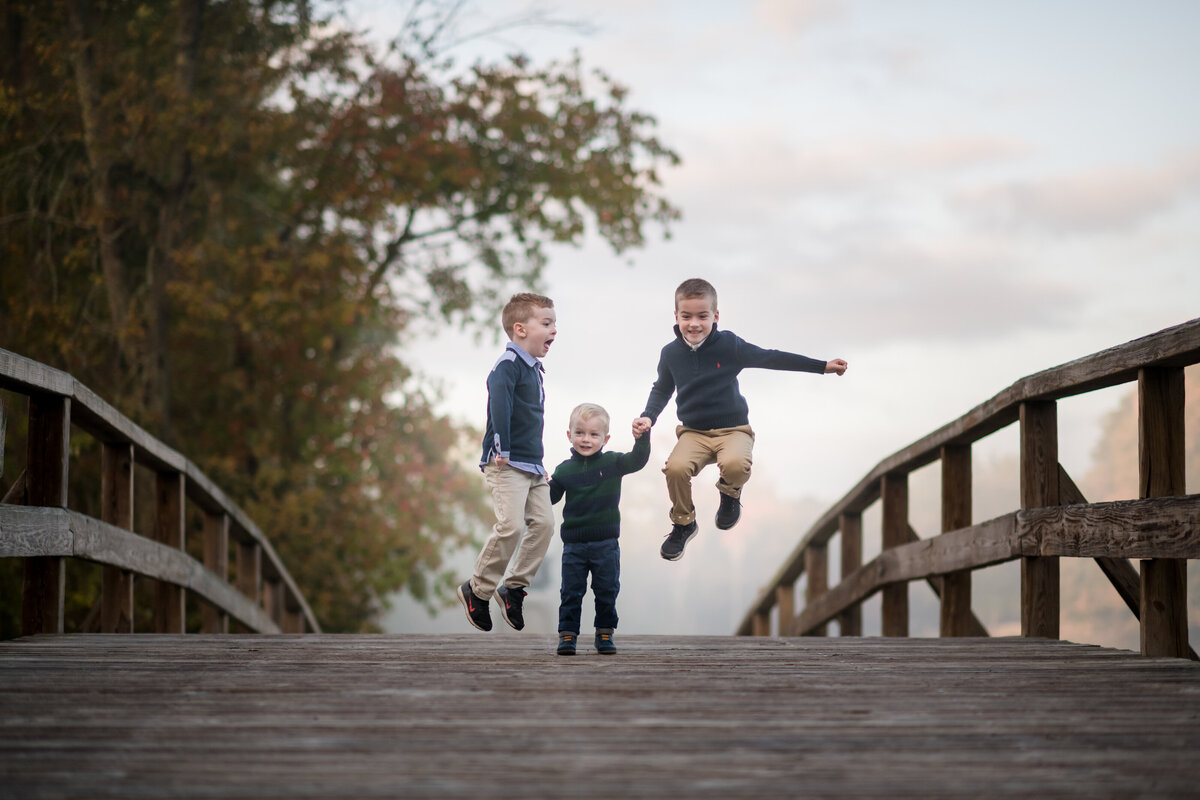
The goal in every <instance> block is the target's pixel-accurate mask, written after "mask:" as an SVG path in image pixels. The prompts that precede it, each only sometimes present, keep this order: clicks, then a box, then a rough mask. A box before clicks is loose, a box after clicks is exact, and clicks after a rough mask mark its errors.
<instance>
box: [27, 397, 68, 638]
mask: <svg viewBox="0 0 1200 800" xmlns="http://www.w3.org/2000/svg"><path fill="white" fill-rule="evenodd" d="M70 443H71V400H70V398H67V397H59V396H57V395H30V396H29V443H28V450H27V458H26V473H25V492H26V502H27V503H28V504H29V505H31V506H48V507H52V508H66V507H67V464H68V461H67V457H68V454H69V453H70ZM66 573H67V569H66V559H64V558H62V557H60V556H39V557H36V558H27V559H25V580H24V599H23V602H22V605H21V632H22V633H23V634H24V635H26V636H32V635H34V634H38V633H62V632H63V606H64V603H63V601H64V598H65V597H66V581H67V574H66Z"/></svg>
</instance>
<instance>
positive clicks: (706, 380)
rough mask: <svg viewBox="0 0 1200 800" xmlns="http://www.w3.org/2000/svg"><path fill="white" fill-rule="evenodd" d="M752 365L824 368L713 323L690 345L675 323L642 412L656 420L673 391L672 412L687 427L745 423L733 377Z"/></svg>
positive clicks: (745, 413) (808, 369) (742, 403)
mask: <svg viewBox="0 0 1200 800" xmlns="http://www.w3.org/2000/svg"><path fill="white" fill-rule="evenodd" d="M753 367H758V368H762V369H778V370H789V371H792V372H815V373H818V374H822V375H823V374H824V373H825V362H824V361H818V360H817V359H815V358H809V357H808V356H801V355H797V354H795V353H787V352H784V351H783V350H764V349H763V348H761V347H757V346H755V345H752V344H750V343H749V342H747V341H746V340H745V339H742V338H741V337H739V336H738V335H737V334H735V333H732V332H730V331H719V330H717V326H716V325H713V329H712V333H710V334H709V335H708V338H707V339H705V340H704V341H703V342H702V343H701V344H700V347H699V348H697V349H696V350H692V348H691V345H689V344H688V343H687V342H686V341H684V339H683V335H682V334H681V333H680V332H679V326H678V325H676V326H675V341H673V342H671V343H670V344H668V345H667V346H666V347H664V348H663V349H662V353H661V354H660V355H659V358H658V379H657V380H655V381H654V386H653V387H651V389H650V397H649V399H647V400H646V410H645V411H643V412H642V416H644V417H649V418H650V420H651V422H656V421H658V415H659V414H661V413H662V410H663V409H664V408H666V405H667V401H668V400H670V399H671V395H672V394H673V393H676V398H675V406H676V413H677V415H678V416H679V421H680V422H682V423H683V424H684V425H686V426H687V427H689V428H695V429H696V430H702V431H709V430H715V429H717V428H734V427H737V426H739V425H749V424H750V409H749V406H747V405H746V398H744V397H742V393H741V390H740V389H739V388H738V380H737V376H738V373H739V372H741V371H742V370H743V369H749V368H753Z"/></svg>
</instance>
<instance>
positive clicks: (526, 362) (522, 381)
mask: <svg viewBox="0 0 1200 800" xmlns="http://www.w3.org/2000/svg"><path fill="white" fill-rule="evenodd" d="M487 387H488V412H487V429H486V430H485V431H484V434H483V457H482V458H481V459H480V462H479V463H480V466H483V465H485V464H487V463H488V462H489V461H491V460H492V458H494V457H495V456H501V457H503V458H507V459H509V463H510V464H512V465H513V466H518V465H529V466H531V467H537V469H538V470H540V471H542V472H543V473H544V472H545V468H544V467H542V455H543V452H542V429H543V427H544V422H545V410H544V406H545V401H546V393H545V391H544V390H543V389H542V362H540V361H538V360H537V359H536V358H534V357H533V356H531V355H529V354H528V353H526V352H525V351H524V350H522V349H521V348H520V347H518V346H517V345H515V344H513V343H512V342H509V343H508V346H507V347H506V348H505V349H504V355H502V356H500V360H499V361H497V362H496V365H495V366H494V367H492V371H491V372H490V373H488V378H487Z"/></svg>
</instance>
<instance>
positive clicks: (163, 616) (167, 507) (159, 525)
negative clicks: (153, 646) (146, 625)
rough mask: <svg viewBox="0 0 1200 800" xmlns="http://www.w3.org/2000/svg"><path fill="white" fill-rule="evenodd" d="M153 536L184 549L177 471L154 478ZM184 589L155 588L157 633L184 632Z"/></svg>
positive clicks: (180, 477)
mask: <svg viewBox="0 0 1200 800" xmlns="http://www.w3.org/2000/svg"><path fill="white" fill-rule="evenodd" d="M154 487H155V500H154V538H155V539H156V540H157V541H159V542H160V543H162V544H164V545H166V546H167V547H170V548H172V549H174V550H179V551H183V550H184V544H185V542H184V536H185V530H186V524H187V523H186V519H185V516H184V490H185V487H184V479H183V473H181V472H158V473H156V474H155V480H154ZM185 596H186V591H185V590H184V588H183V587H182V586H177V585H174V584H171V583H166V582H163V581H159V582H158V586H157V587H156V589H155V600H154V625H155V628H156V630H157V632H158V633H184V632H185V626H184V603H185Z"/></svg>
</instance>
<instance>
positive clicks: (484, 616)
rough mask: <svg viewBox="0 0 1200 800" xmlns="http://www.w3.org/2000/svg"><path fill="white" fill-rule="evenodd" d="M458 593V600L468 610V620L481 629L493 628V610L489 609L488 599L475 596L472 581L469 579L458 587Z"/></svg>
mask: <svg viewBox="0 0 1200 800" xmlns="http://www.w3.org/2000/svg"><path fill="white" fill-rule="evenodd" d="M456 594H457V595H458V602H460V603H462V607H463V609H464V610H465V611H466V612H467V621H468V622H470V623H471V624H472V625H474V626H475V627H476V628H479V630H481V631H490V630H491V629H492V612H490V611H488V601H487V600H481V599H480V598H478V597H476V596H475V593H474V592H472V591H471V582H470V581H467V582H466V583H464V584H463V585H462V586H460V587H458V591H457V592H456Z"/></svg>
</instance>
